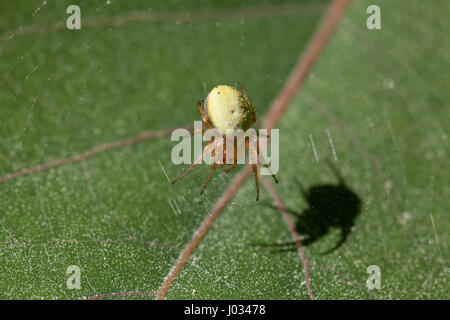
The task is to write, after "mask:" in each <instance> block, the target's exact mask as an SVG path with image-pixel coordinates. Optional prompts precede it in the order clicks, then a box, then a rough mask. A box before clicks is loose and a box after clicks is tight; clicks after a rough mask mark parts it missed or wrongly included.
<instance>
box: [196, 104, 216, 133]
mask: <svg viewBox="0 0 450 320" xmlns="http://www.w3.org/2000/svg"><path fill="white" fill-rule="evenodd" d="M197 106H198V110H199V111H200V114H201V115H202V121H203V123H204V124H205V127H206V129H211V128H212V125H211V122H209V119H208V116H207V115H206V113H205V110H204V109H203V101H202V100H200V101H199V102H198V104H197Z"/></svg>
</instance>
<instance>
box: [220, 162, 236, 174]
mask: <svg viewBox="0 0 450 320" xmlns="http://www.w3.org/2000/svg"><path fill="white" fill-rule="evenodd" d="M236 166H237V162H235V163H233V164H232V165H231V167H230V168H228V169H225V170H223V172H225V173H230V172H232V171H233V170H234V169H236Z"/></svg>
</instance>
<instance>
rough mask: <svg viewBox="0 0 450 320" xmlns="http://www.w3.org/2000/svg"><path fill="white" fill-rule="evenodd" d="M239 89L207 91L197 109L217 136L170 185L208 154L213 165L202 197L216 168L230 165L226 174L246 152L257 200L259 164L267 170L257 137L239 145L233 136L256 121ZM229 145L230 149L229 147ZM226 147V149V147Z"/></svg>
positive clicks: (225, 86)
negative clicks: (252, 174) (247, 151)
mask: <svg viewBox="0 0 450 320" xmlns="http://www.w3.org/2000/svg"><path fill="white" fill-rule="evenodd" d="M239 86H240V89H241V91H242V93H241V92H239V91H238V90H236V89H235V88H233V87H230V86H227V85H219V86H216V87H214V88H213V89H212V90H211V91H210V92H209V94H208V96H207V97H206V99H205V103H204V104H203V103H202V101H200V102H199V103H198V108H199V111H200V114H201V116H202V121H203V123H204V125H205V127H206V128H207V129H214V131H216V132H218V135H215V136H214V137H211V139H210V140H209V142H208V143H207V144H206V146H205V148H204V150H203V153H202V154H201V156H200V157H199V158H198V159H196V161H194V163H193V164H192V165H191V166H190V167H189V168H188V169H187V170H186V171H185V172H183V173H182V174H181V175H180V176H179V177H178V178H176V179H175V180H174V181H173V182H172V183H175V182H177V181H178V180H179V179H181V178H182V177H184V176H185V175H186V174H187V173H189V171H191V170H192V169H193V168H194V167H196V166H197V165H198V164H199V163H200V162H201V161H202V160H203V158H204V157H205V156H206V155H208V154H210V155H211V157H212V159H213V162H212V164H211V171H210V173H209V175H208V178H207V179H206V182H205V184H204V185H203V188H202V190H201V192H200V194H202V193H203V191H205V188H206V186H207V185H208V183H209V180H210V179H211V176H212V174H213V172H214V170H215V169H216V167H219V168H222V167H224V166H227V165H229V166H231V167H229V168H227V169H225V170H224V172H226V173H229V172H231V171H233V170H234V169H235V168H236V166H237V164H238V159H239V158H240V156H241V155H242V154H243V153H245V151H246V150H247V149H248V150H249V153H250V158H253V159H254V161H253V162H252V163H251V165H252V169H253V173H254V175H255V182H256V201H258V200H259V182H258V175H259V165H260V164H262V165H264V166H266V167H268V166H267V164H265V163H264V162H263V161H264V160H263V159H261V158H262V155H261V154H260V153H259V147H258V138H257V136H256V135H254V136H246V137H244V140H243V141H244V142H243V143H241V144H240V143H238V141H237V139H236V138H237V137H236V133H238V132H243V133H245V132H246V131H247V130H248V129H250V128H251V126H252V125H253V124H254V123H255V122H256V115H255V111H254V110H253V106H252V104H251V102H250V100H249V99H248V96H247V92H246V91H245V89H244V88H243V87H242V85H239ZM230 144H231V145H232V147H230ZM227 145H228V147H229V148H227ZM227 151H228V152H227ZM230 151H231V152H230ZM260 160H262V161H260ZM272 176H273V178H274V180H275V182H276V183H278V181H277V178H276V177H275V175H273V174H272Z"/></svg>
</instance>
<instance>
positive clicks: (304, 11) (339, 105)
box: [0, 0, 450, 299]
mask: <svg viewBox="0 0 450 320" xmlns="http://www.w3.org/2000/svg"><path fill="white" fill-rule="evenodd" d="M373 3H376V4H378V5H379V6H380V8H381V23H382V29H381V30H368V29H367V28H366V18H367V17H368V14H367V13H366V8H367V6H368V5H369V4H373ZM69 4H72V3H70V2H64V1H58V2H56V3H54V2H49V3H48V4H45V5H42V2H41V1H38V2H33V3H32V4H30V3H27V2H21V3H20V4H15V3H13V2H8V3H7V4H6V3H2V4H1V6H2V8H1V10H0V12H14V14H11V15H8V16H6V14H5V13H2V14H1V17H2V18H1V19H0V21H2V22H1V23H0V34H3V35H7V36H6V37H5V36H3V37H2V36H1V35H0V38H1V39H2V40H1V41H0V55H1V59H0V73H1V74H2V77H1V78H0V85H1V87H2V91H1V93H0V106H1V107H0V119H1V126H0V177H5V176H6V175H8V174H9V173H13V172H18V171H20V170H22V169H23V168H34V167H36V166H38V165H40V164H44V163H49V162H51V161H54V160H56V159H61V158H69V157H73V156H76V155H79V154H82V153H83V152H86V151H87V150H91V149H92V148H94V147H95V146H97V145H100V144H104V143H108V142H112V141H117V140H121V139H127V138H130V137H133V136H136V135H138V134H139V133H141V132H143V131H151V132H159V131H160V130H165V129H170V128H175V127H180V126H185V125H190V124H192V123H193V121H194V120H199V119H200V116H199V114H198V110H197V107H196V103H197V101H198V100H199V99H201V98H204V96H205V94H206V93H207V91H208V90H209V89H211V87H213V86H214V85H216V84H219V83H227V84H234V83H236V82H242V83H243V84H244V85H245V87H246V89H247V91H248V93H249V96H250V99H251V100H252V103H253V104H254V106H255V109H256V113H257V116H258V117H259V118H260V117H262V116H263V115H264V113H265V112H266V111H267V109H268V107H269V105H270V103H271V101H272V100H273V99H274V98H275V97H276V95H277V93H278V92H279V91H280V89H281V88H282V86H283V84H284V82H285V80H286V79H287V77H288V75H289V72H290V71H291V70H292V67H293V66H294V64H295V62H296V60H297V58H298V56H299V54H300V53H301V52H302V51H303V50H304V49H305V47H306V45H307V44H308V42H309V41H310V40H311V39H312V37H313V35H314V31H315V30H316V28H317V25H318V22H319V20H320V18H321V16H322V14H323V12H324V10H325V7H326V2H323V1H302V2H301V3H299V4H289V3H288V2H286V3H284V4H283V3H277V4H271V3H269V1H265V2H264V3H261V2H260V1H247V2H242V1H226V2H222V1H221V2H220V5H217V4H213V2H211V3H210V2H209V1H202V2H197V1H195V2H194V1H192V2H183V4H182V5H180V4H178V3H176V2H175V1H174V2H173V3H172V2H160V3H159V4H155V6H154V7H153V8H149V7H148V6H149V5H148V2H145V1H142V2H137V1H127V2H120V3H117V2H115V1H111V2H110V3H109V4H107V2H106V1H98V2H95V1H94V2H89V3H88V4H86V3H85V4H83V5H80V7H81V12H82V28H81V30H77V31H70V30H65V29H61V30H52V26H55V23H58V22H59V21H62V23H63V24H64V21H65V19H66V17H67V16H68V15H67V14H66V13H65V9H66V7H67V6H68V5H69ZM39 7H40V9H39V10H38V8H39ZM246 8H252V9H251V10H248V9H246ZM449 9H450V6H449V5H448V4H447V3H446V2H438V1H436V2H431V3H424V2H423V1H422V2H420V1H418V0H417V1H406V0H401V1H395V2H387V1H359V0H358V1H354V2H353V4H352V5H351V6H350V7H349V9H348V11H347V12H346V14H345V17H344V19H343V20H342V21H341V23H340V26H339V28H338V30H337V32H336V33H335V35H334V36H333V38H332V40H331V42H330V43H329V44H328V46H327V48H326V50H325V52H324V53H323V54H322V55H321V56H320V58H319V60H318V62H317V64H316V66H315V67H314V69H313V70H312V72H311V73H310V75H309V78H308V80H307V82H306V84H305V86H304V87H303V88H302V90H301V92H300V93H299V94H298V95H297V96H296V98H295V100H294V101H293V103H292V104H291V105H290V107H289V109H288V111H287V112H286V114H285V115H284V117H283V119H282V121H281V123H280V124H279V128H280V171H279V173H278V177H279V180H280V183H279V184H278V185H276V186H275V187H276V190H277V192H278V193H279V195H280V197H281V199H282V201H283V202H284V204H285V206H286V207H287V208H288V210H289V211H290V212H291V214H292V217H293V219H294V221H295V222H296V226H297V229H298V230H297V232H298V233H299V234H300V235H301V236H303V242H304V243H305V245H306V244H307V245H306V247H305V249H306V254H307V256H308V259H309V262H310V274H311V285H312V290H313V292H314V295H315V296H316V298H318V299H343V298H344V299H345V298H356V299H380V298H382V299H398V298H412V299H417V298H427V299H428V298H438V299H448V298H449V295H448V289H447V288H448V274H449V273H448V270H449V269H448V243H449V240H450V239H449V235H448V232H446V231H447V230H448V229H449V219H448V218H447V217H446V212H447V211H448V201H446V199H448V198H449V194H450V189H449V187H448V181H449V171H450V170H449V169H450V168H449V161H448V148H447V145H448V127H449V123H448V122H449V121H448V119H450V115H449V110H448V108H446V106H445V103H446V102H447V101H448V98H449V93H448V86H449V84H450V82H449V77H448V70H449V67H450V61H449V58H448V54H447V52H448V51H449V49H450V48H449V47H450V45H449V43H448V41H447V40H446V39H447V32H446V30H448V28H449V22H448V19H446V12H448V10H449ZM224 10H225V11H224ZM227 10H231V11H227ZM186 12H188V14H184V13H186ZM205 12H206V14H205ZM223 12H227V15H228V14H230V16H226V17H224V15H223ZM230 12H231V13H232V14H231V13H230ZM173 14H181V15H179V16H177V15H175V16H174V15H173ZM153 15H156V16H157V17H159V18H160V19H161V20H162V21H157V22H149V21H131V22H127V23H123V24H122V25H116V24H114V23H115V22H117V21H118V20H117V17H122V18H121V19H123V17H128V18H129V19H131V20H133V19H138V18H137V17H142V16H145V17H147V18H148V17H150V16H152V17H153ZM242 15H243V16H242ZM245 15H248V16H245ZM94 17H96V18H94ZM99 17H103V18H102V19H99ZM105 17H106V18H105ZM108 17H109V18H108ZM114 17H115V18H114ZM174 17H175V18H174ZM178 18H180V21H178V22H179V23H177V19H178ZM182 18H183V19H185V20H182ZM83 19H87V21H88V22H87V23H86V25H83ZM89 19H90V20H89ZM103 19H106V20H103ZM85 21H86V20H85ZM98 21H103V22H104V21H106V23H103V24H102V25H95V23H98ZM122 21H123V20H122ZM89 24H92V25H89ZM30 25H32V26H34V27H31V29H27V28H24V26H30ZM21 26H22V27H23V28H22V30H23V29H25V30H26V31H25V33H24V34H20V31H17V30H21V29H20V27H21ZM36 26H47V27H46V28H48V30H47V29H45V28H44V29H42V30H41V29H39V28H36ZM11 30H16V31H11ZM27 30H32V31H27ZM27 32H28V33H27ZM11 35H14V36H13V37H12V38H11ZM174 144H175V142H172V141H170V137H169V136H165V137H160V138H155V139H149V140H148V141H145V142H141V143H138V144H133V145H126V146H124V147H121V148H116V149H112V150H109V151H105V152H99V153H96V154H95V156H92V157H89V158H88V159H85V160H83V161H75V162H74V161H72V162H70V163H67V164H65V165H62V166H58V167H54V168H50V169H48V170H42V171H38V172H34V173H32V174H27V175H23V176H20V177H17V178H15V179H9V180H7V181H4V182H0V203H1V206H0V230H1V232H0V257H1V258H0V288H1V290H0V298H5V299H14V298H26V299H37V298H44V299H54V298H57V299H67V298H69V299H78V298H83V297H93V296H98V297H103V298H111V296H110V295H111V294H114V293H117V294H123V295H119V296H116V297H118V298H130V297H131V298H150V299H153V298H154V297H153V296H151V295H150V296H146V295H144V294H143V293H155V292H156V291H157V290H158V288H159V287H160V286H161V284H162V283H163V281H164V279H165V277H166V276H167V274H168V273H169V271H170V270H171V269H172V267H173V266H174V265H175V263H176V262H177V260H178V257H179V255H180V252H181V250H182V249H183V248H184V247H185V246H186V245H187V244H188V243H189V242H190V241H191V239H192V237H193V235H194V233H195V231H196V230H197V229H198V227H199V226H200V225H201V223H202V222H203V221H204V219H205V218H206V217H207V215H208V213H209V212H210V211H211V209H212V208H213V206H214V204H215V203H216V201H217V200H218V198H219V197H220V195H221V194H222V192H223V191H224V190H226V188H227V186H228V185H229V184H230V182H231V181H233V175H227V174H225V173H223V172H221V171H218V172H216V174H215V176H214V177H213V179H212V181H211V183H210V185H209V186H208V188H207V190H206V192H205V194H204V195H202V196H200V195H199V192H200V190H201V186H202V184H203V182H204V180H205V179H206V176H207V174H208V172H209V168H208V167H207V166H206V165H202V166H199V167H198V168H196V169H195V170H194V171H193V172H192V173H190V174H189V175H188V176H186V177H184V178H183V179H182V180H180V181H179V182H177V184H174V185H171V184H170V183H169V181H168V179H167V177H166V174H167V175H168V176H169V177H170V178H172V179H173V178H174V177H176V176H177V175H178V174H180V173H181V172H182V171H183V170H185V169H186V167H187V166H186V165H180V166H177V165H174V164H173V163H172V162H171V160H170V153H171V149H172V147H173V146H174ZM313 145H314V146H313ZM313 147H314V148H315V150H316V152H317V159H318V161H317V160H316V157H315V155H314V149H313ZM333 149H334V152H333ZM329 163H331V164H329ZM334 167H335V168H336V171H337V172H338V173H339V174H340V175H341V177H342V180H343V183H342V184H341V185H339V181H338V176H337V175H336V173H335V172H334V171H333V169H332V168H334ZM300 185H301V186H303V188H304V190H305V192H306V193H309V194H310V198H309V202H308V201H307V199H306V198H305V195H304V194H302V192H301V188H300ZM314 191H316V192H317V194H318V196H316V197H314V198H313V195H315V194H316V193H314ZM260 198H261V200H260V202H258V203H256V202H255V186H254V181H253V179H248V181H247V182H246V183H245V184H244V186H243V187H242V188H241V189H240V190H239V191H238V193H237V195H236V197H235V198H234V199H233V200H232V201H231V202H230V203H229V204H228V206H227V207H226V209H225V210H224V212H223V213H222V214H221V216H220V217H219V218H218V219H217V220H216V222H215V223H214V224H213V226H212V227H211V229H210V230H209V232H208V233H207V235H206V236H205V238H204V239H203V240H202V241H201V242H200V245H199V246H198V247H197V248H196V250H195V251H194V252H193V254H192V255H191V256H190V258H189V260H188V261H187V262H186V264H185V265H184V267H183V268H182V270H181V272H180V274H179V275H178V276H177V277H176V278H175V281H174V282H173V284H172V286H171V287H170V289H169V291H168V293H167V298H168V299H204V298H208V299H225V298H231V299H241V298H249V299H253V298H265V299H308V298H309V295H308V292H307V290H306V284H305V276H304V266H303V264H302V260H301V259H300V257H299V254H298V253H297V251H296V250H295V245H293V240H292V238H291V235H290V233H289V231H288V229H287V227H286V225H285V222H284V220H283V218H282V216H281V215H280V213H279V212H278V210H277V209H276V208H275V207H274V205H273V203H272V198H271V196H270V194H269V193H268V192H267V191H265V190H264V188H262V194H261V197H260ZM358 201H359V203H360V208H359V207H358ZM178 208H179V211H178ZM180 212H181V214H180ZM345 228H347V229H348V230H349V233H348V237H347V238H346V239H345V241H344V242H343V243H342V245H340V246H339V247H338V248H336V249H335V250H333V251H331V252H328V251H330V249H333V248H334V247H335V246H336V245H337V244H338V243H339V240H340V239H341V234H340V231H341V230H342V229H345ZM308 238H309V239H310V240H311V239H312V238H317V239H316V240H315V241H311V242H312V243H308ZM71 265H76V266H78V267H79V268H80V271H81V289H79V290H74V289H69V288H68V287H67V284H66V283H67V279H68V277H69V275H67V274H66V270H67V268H68V267H69V266H71ZM370 265H377V266H379V268H380V272H381V288H380V289H379V290H378V289H373V290H369V289H368V288H367V286H366V281H367V279H368V278H369V276H370V275H369V274H368V273H367V268H368V267H369V266H370ZM130 292H139V293H141V294H137V295H129V294H127V293H130Z"/></svg>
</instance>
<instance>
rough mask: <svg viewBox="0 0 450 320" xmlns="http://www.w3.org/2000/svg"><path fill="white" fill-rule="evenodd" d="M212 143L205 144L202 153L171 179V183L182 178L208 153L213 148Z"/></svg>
mask: <svg viewBox="0 0 450 320" xmlns="http://www.w3.org/2000/svg"><path fill="white" fill-rule="evenodd" d="M213 147H214V144H213V143H211V141H210V142H209V143H208V144H207V145H206V147H205V149H203V152H202V154H201V155H200V156H199V157H198V158H197V159H196V160H195V161H194V163H193V164H191V166H190V167H189V168H188V169H187V170H186V171H185V172H183V173H182V174H180V175H179V176H178V178H176V179H175V180H173V181H172V184H174V183H175V182H177V181H178V180H180V179H181V178H183V177H184V176H185V175H187V174H188V173H189V172H190V171H191V170H192V169H194V168H195V167H196V166H197V165H198V164H199V163H200V162H202V160H203V158H204V157H205V156H206V155H207V154H208V153H210V152H211V151H212V150H213V149H214V148H213Z"/></svg>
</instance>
